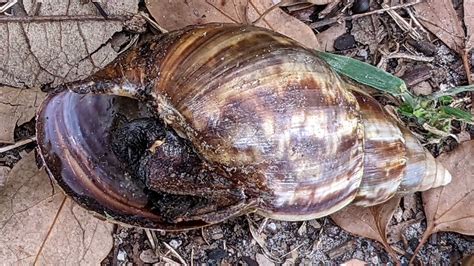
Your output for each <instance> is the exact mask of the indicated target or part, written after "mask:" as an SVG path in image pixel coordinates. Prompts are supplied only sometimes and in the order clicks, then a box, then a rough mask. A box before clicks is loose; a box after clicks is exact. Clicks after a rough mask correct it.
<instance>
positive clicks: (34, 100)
mask: <svg viewBox="0 0 474 266" xmlns="http://www.w3.org/2000/svg"><path fill="white" fill-rule="evenodd" d="M0 83H1V81H0ZM44 97H45V93H43V92H41V91H40V90H39V89H16V88H9V87H0V125H2V126H1V127H0V143H13V142H14V139H13V132H14V130H15V126H17V125H18V126H19V125H21V124H23V123H26V122H28V121H30V120H31V119H32V118H33V117H34V116H35V112H36V108H37V107H38V106H39V105H40V104H41V102H42V101H43V99H44Z"/></svg>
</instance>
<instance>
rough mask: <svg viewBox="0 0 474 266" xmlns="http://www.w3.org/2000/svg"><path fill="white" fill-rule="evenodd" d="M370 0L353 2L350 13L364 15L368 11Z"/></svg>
mask: <svg viewBox="0 0 474 266" xmlns="http://www.w3.org/2000/svg"><path fill="white" fill-rule="evenodd" d="M369 8H370V0H355V1H354V4H353V5H352V12H354V13H356V14H360V13H365V12H367V11H369Z"/></svg>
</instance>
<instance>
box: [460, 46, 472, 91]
mask: <svg viewBox="0 0 474 266" xmlns="http://www.w3.org/2000/svg"><path fill="white" fill-rule="evenodd" d="M461 57H462V64H463V65H464V71H466V75H467V83H468V84H469V85H471V84H472V77H471V74H472V73H471V64H469V58H468V57H469V50H468V49H463V51H462V53H461Z"/></svg>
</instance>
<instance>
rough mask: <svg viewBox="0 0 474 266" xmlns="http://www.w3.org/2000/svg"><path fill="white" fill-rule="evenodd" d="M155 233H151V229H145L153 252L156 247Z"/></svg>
mask: <svg viewBox="0 0 474 266" xmlns="http://www.w3.org/2000/svg"><path fill="white" fill-rule="evenodd" d="M153 233H154V232H152V231H150V229H145V234H146V236H147V238H148V241H149V242H150V246H151V248H152V249H153V251H155V250H156V245H155V240H154V239H153Z"/></svg>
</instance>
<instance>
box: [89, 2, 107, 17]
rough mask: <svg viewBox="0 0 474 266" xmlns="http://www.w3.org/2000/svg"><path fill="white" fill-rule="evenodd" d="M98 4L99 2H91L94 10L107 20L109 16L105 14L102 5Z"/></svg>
mask: <svg viewBox="0 0 474 266" xmlns="http://www.w3.org/2000/svg"><path fill="white" fill-rule="evenodd" d="M100 2H101V1H100V0H92V4H94V6H95V8H97V10H98V11H99V13H100V15H101V16H103V17H104V18H108V17H109V14H107V12H105V10H104V8H103V7H102V5H101V4H100Z"/></svg>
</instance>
